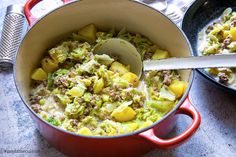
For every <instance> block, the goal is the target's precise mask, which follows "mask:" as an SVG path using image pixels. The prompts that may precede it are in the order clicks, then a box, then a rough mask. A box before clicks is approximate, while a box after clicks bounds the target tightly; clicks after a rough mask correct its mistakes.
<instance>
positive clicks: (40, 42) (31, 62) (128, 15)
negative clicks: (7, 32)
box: [14, 0, 201, 157]
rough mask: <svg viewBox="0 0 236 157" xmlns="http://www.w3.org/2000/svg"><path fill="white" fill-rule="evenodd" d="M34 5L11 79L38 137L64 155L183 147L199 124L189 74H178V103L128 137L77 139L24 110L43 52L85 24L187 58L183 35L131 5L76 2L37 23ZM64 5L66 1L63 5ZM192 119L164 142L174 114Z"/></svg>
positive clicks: (135, 153)
mask: <svg viewBox="0 0 236 157" xmlns="http://www.w3.org/2000/svg"><path fill="white" fill-rule="evenodd" d="M39 1H40V0H29V1H28V2H27V3H26V5H25V13H26V17H27V20H28V22H29V25H30V26H31V28H30V29H29V31H28V32H27V34H26V35H25V37H24V39H23V40H22V42H21V45H20V47H19V50H18V53H17V57H16V63H15V65H14V78H15V84H16V87H17V89H18V92H19V94H20V96H21V98H22V100H23V101H24V103H25V105H26V107H27V108H28V110H29V112H30V114H31V117H32V118H33V119H34V121H35V123H36V125H37V128H38V130H39V132H40V133H41V134H42V135H43V137H44V138H45V139H46V140H47V141H48V142H49V143H50V144H51V145H53V146H54V147H55V148H57V149H58V150H59V151H61V152H63V153H64V154H66V155H69V156H88V157H90V156H103V157H104V156H122V157H123V156H129V157H131V156H141V155H143V154H145V153H147V152H148V151H150V150H152V149H154V148H172V147H176V146H178V145H180V144H182V143H183V142H186V141H187V140H188V139H189V138H190V137H191V136H192V135H193V134H194V133H195V131H196V130H197V129H198V127H199V125H200V121H201V118H200V114H199V113H198V111H196V109H195V108H194V107H193V105H192V103H191V101H190V100H189V98H188V91H189V88H190V86H191V83H192V79H193V73H192V71H191V70H188V71H186V70H185V71H180V74H181V77H182V79H184V80H186V81H189V87H188V90H187V91H186V93H185V94H184V96H183V97H182V99H181V100H180V101H179V103H178V104H177V105H176V107H175V108H173V109H172V111H170V112H169V113H168V114H167V115H165V116H164V117H163V118H162V119H161V120H159V121H158V122H156V123H154V124H153V125H152V126H149V127H147V128H145V129H142V130H138V131H135V132H133V133H129V134H125V135H119V136H112V137H94V136H89V137H88V136H81V135H77V134H74V133H71V132H68V131H65V130H62V129H60V128H57V127H55V126H53V125H51V124H49V123H47V122H46V121H44V120H43V119H42V118H40V117H39V116H38V115H37V114H36V113H35V112H34V111H33V110H32V109H31V108H30V105H29V92H30V82H31V79H30V73H31V71H32V70H33V69H34V68H35V67H36V66H37V65H38V64H39V61H40V60H41V58H42V56H43V55H44V52H45V51H46V50H47V48H48V47H51V46H53V45H54V44H55V43H56V42H58V41H59V40H60V39H62V38H63V37H64V36H66V34H69V33H71V32H73V31H75V30H78V29H79V28H81V27H83V26H84V25H86V24H89V23H94V24H95V25H96V26H98V27H99V28H103V29H108V28H111V27H112V26H116V28H117V29H121V28H122V27H124V26H125V27H126V28H127V29H128V30H130V31H133V32H139V33H141V34H144V35H146V36H147V37H149V38H150V39H151V40H152V41H153V42H154V43H157V44H158V45H160V46H161V47H163V48H164V49H167V50H168V51H170V52H172V53H171V55H172V56H176V57H180V56H181V57H183V56H190V55H191V47H190V45H189V42H188V40H187V38H186V37H185V35H184V34H183V32H182V31H181V30H180V29H179V28H178V27H177V26H176V25H175V24H174V23H173V22H171V21H170V20H169V19H168V18H167V17H165V16H164V15H163V14H162V13H160V12H158V11H156V10H154V9H152V8H150V7H148V6H146V5H144V4H141V3H138V2H135V1H128V0H119V1H117V0H82V1H75V2H71V3H68V4H65V5H64V6H62V7H60V8H58V9H55V10H54V11H52V12H50V13H48V14H47V15H45V16H44V17H42V18H41V19H39V20H36V18H34V17H33V15H32V14H31V13H30V9H31V8H32V7H33V6H34V5H36V4H37V3H38V2H39ZM64 2H66V1H64ZM179 114H184V115H187V116H189V117H191V118H192V119H193V122H192V124H191V125H190V126H189V127H188V128H187V129H186V130H185V131H184V132H183V133H182V134H180V135H178V136H176V137H174V138H171V139H164V138H163V137H164V136H165V135H166V134H168V133H169V132H170V131H171V130H172V129H173V127H174V126H175V123H176V118H177V115H179Z"/></svg>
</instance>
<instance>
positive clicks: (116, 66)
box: [110, 62, 129, 75]
mask: <svg viewBox="0 0 236 157" xmlns="http://www.w3.org/2000/svg"><path fill="white" fill-rule="evenodd" d="M110 70H111V71H113V72H118V73H119V74H120V75H123V74H125V73H127V72H129V68H128V67H126V66H124V65H123V64H121V63H120V62H113V63H112V64H111V67H110Z"/></svg>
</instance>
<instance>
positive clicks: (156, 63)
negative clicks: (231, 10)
mask: <svg viewBox="0 0 236 157" xmlns="http://www.w3.org/2000/svg"><path fill="white" fill-rule="evenodd" d="M94 53H97V54H102V53H105V54H108V55H113V56H118V57H119V59H120V61H121V62H122V63H123V64H127V65H130V67H131V72H133V73H135V74H136V75H137V76H139V77H140V76H141V74H142V71H149V70H177V69H198V68H212V67H236V54H232V55H212V56H198V57H185V58H168V59H162V60H145V61H143V62H142V60H141V56H140V54H139V53H138V51H137V49H136V48H135V47H134V46H133V45H132V44H131V43H130V42H128V41H126V40H123V39H120V38H111V39H107V40H106V41H105V42H103V43H100V44H97V45H96V46H95V48H94Z"/></svg>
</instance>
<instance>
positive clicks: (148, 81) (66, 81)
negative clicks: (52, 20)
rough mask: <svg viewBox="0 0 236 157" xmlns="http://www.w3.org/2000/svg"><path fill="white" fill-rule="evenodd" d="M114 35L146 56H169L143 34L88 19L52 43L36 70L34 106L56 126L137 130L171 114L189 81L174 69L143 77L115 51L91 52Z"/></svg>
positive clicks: (92, 131) (94, 132)
mask: <svg viewBox="0 0 236 157" xmlns="http://www.w3.org/2000/svg"><path fill="white" fill-rule="evenodd" d="M114 37H115V38H122V39H125V40H127V41H129V42H131V43H132V44H133V45H134V46H135V47H136V48H137V50H138V51H139V52H140V54H141V56H142V58H143V59H163V58H166V57H169V52H168V51H165V50H162V49H160V48H159V47H158V46H157V45H155V44H154V43H152V42H151V41H150V40H149V39H148V38H146V37H144V36H142V35H140V34H133V33H130V32H128V31H127V30H126V29H125V28H123V29H122V30H120V31H119V32H116V31H115V29H111V30H110V31H108V32H103V31H99V30H98V29H97V28H96V26H95V25H93V24H89V25H87V26H85V27H84V28H82V29H80V30H79V32H78V33H73V34H72V35H71V36H69V37H68V38H67V39H66V40H64V41H62V42H60V43H58V44H57V45H55V46H54V47H53V48H51V49H50V50H49V51H48V52H47V54H46V56H44V58H43V59H42V60H41V66H39V67H38V68H36V69H35V70H34V71H33V72H32V75H31V78H32V80H33V81H32V90H31V95H30V102H31V107H32V109H33V110H34V111H35V112H36V113H37V114H39V115H40V116H41V117H42V118H43V119H45V120H46V121H47V122H49V123H51V124H52V125H55V126H57V127H60V128H62V129H64V130H67V131H70V132H74V133H77V134H82V135H91V136H114V135H120V134H125V133H129V132H133V131H135V130H138V129H142V128H145V127H148V126H150V125H151V124H153V123H155V122H156V121H158V120H159V119H160V118H161V117H163V116H164V115H165V114H167V113H168V112H169V111H170V110H171V109H172V108H173V107H174V106H175V105H176V104H177V103H178V100H179V99H180V98H181V97H182V95H183V93H184V91H185V90H186V88H187V82H184V81H181V79H180V76H179V74H178V73H177V72H176V71H149V72H147V73H145V74H144V77H143V78H144V79H141V80H139V78H138V76H137V75H136V74H134V73H132V72H131V71H130V67H129V65H124V64H123V63H121V62H119V58H118V57H117V56H109V55H106V54H103V55H97V54H93V48H94V46H95V45H96V44H97V43H100V42H103V41H104V40H106V39H108V38H114Z"/></svg>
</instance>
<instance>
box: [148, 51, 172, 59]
mask: <svg viewBox="0 0 236 157" xmlns="http://www.w3.org/2000/svg"><path fill="white" fill-rule="evenodd" d="M168 57H169V52H168V51H164V50H161V49H157V50H156V51H155V53H154V54H153V56H152V59H155V60H157V59H164V58H168Z"/></svg>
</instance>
